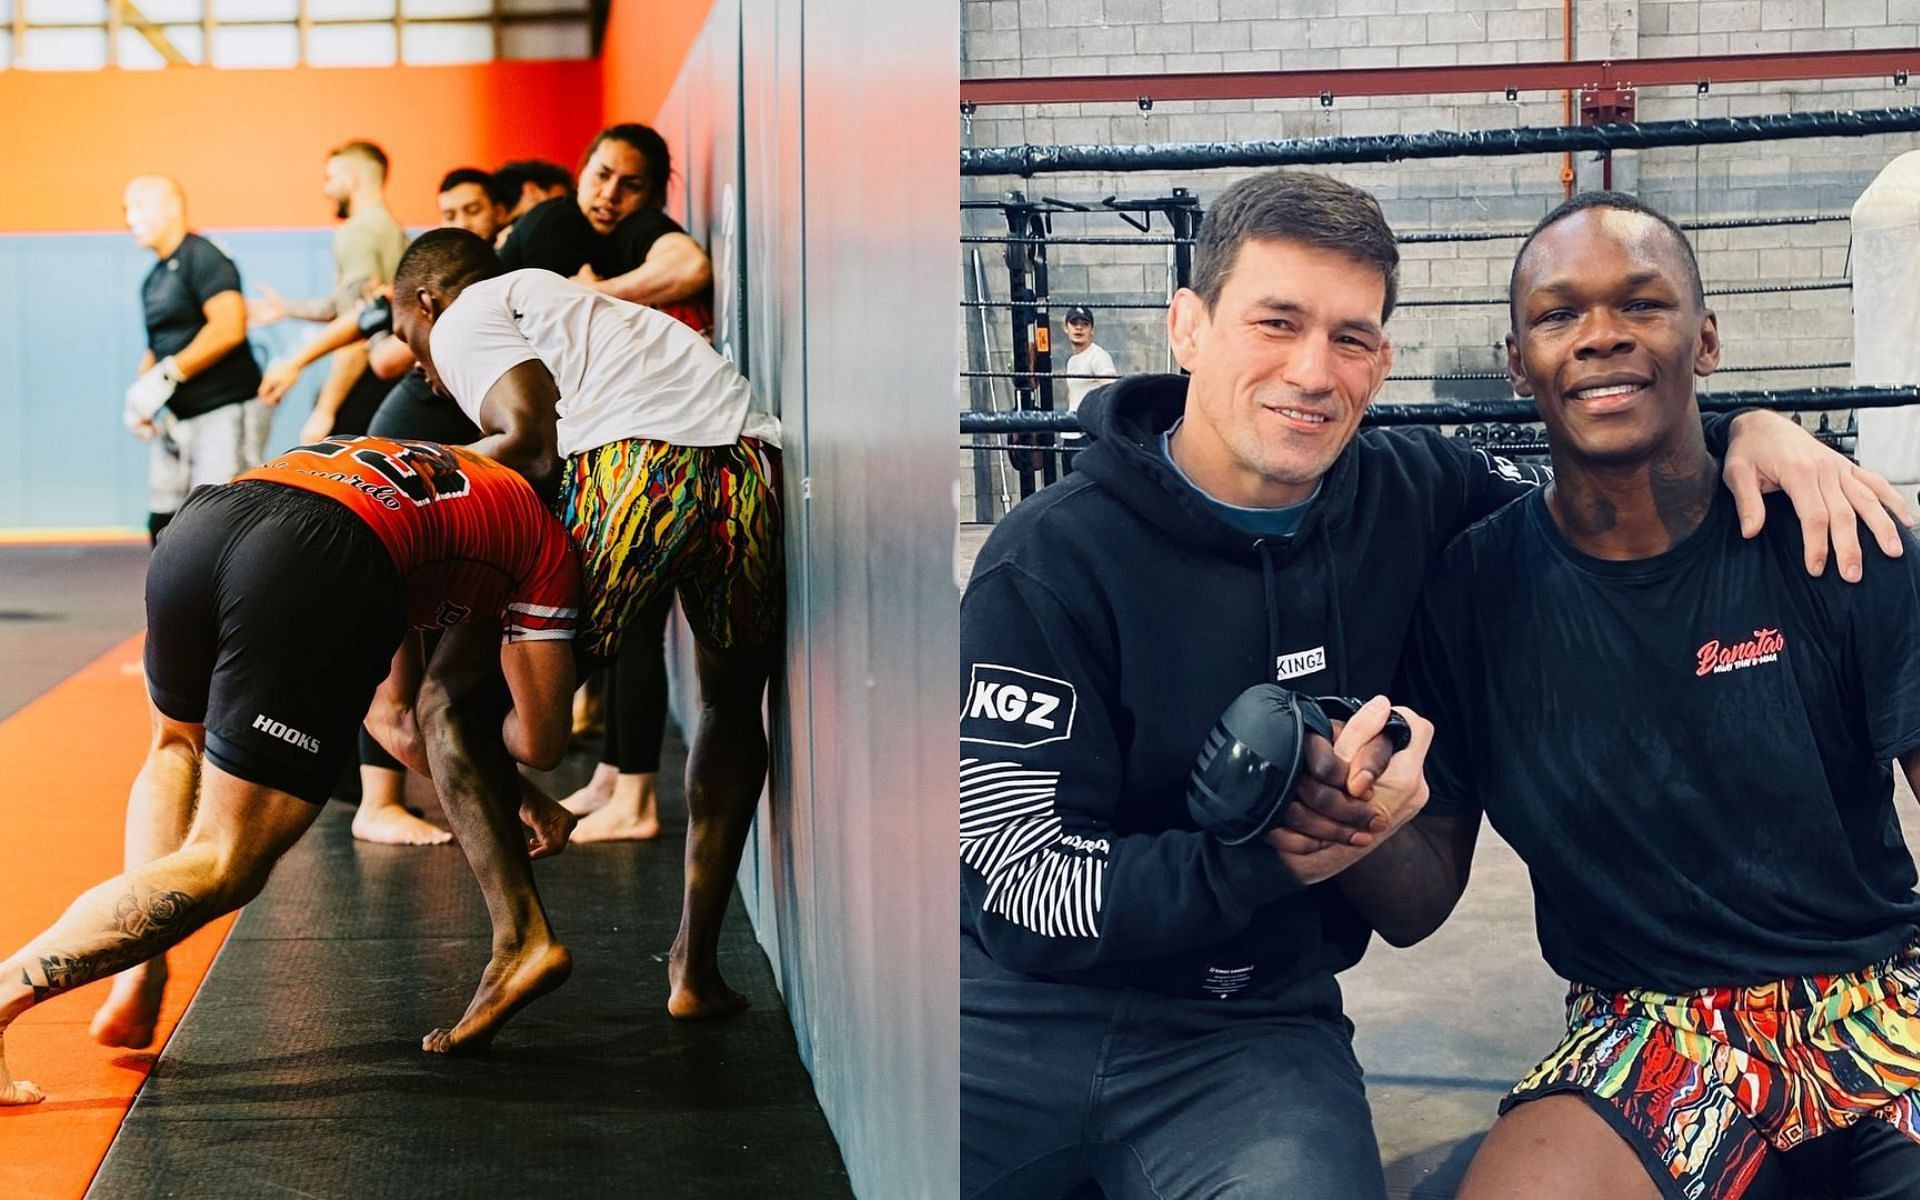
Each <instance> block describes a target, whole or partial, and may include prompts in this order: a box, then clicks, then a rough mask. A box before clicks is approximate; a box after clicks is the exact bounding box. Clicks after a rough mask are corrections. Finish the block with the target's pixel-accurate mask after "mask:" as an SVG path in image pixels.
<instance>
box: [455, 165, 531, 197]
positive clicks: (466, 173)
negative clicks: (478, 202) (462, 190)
mask: <svg viewBox="0 0 1920 1200" xmlns="http://www.w3.org/2000/svg"><path fill="white" fill-rule="evenodd" d="M463 183H477V184H479V185H480V190H481V191H483V192H485V193H486V194H487V199H489V200H492V201H493V202H494V203H496V204H497V203H499V201H500V196H499V194H498V193H497V192H496V191H495V190H494V183H493V176H491V175H489V174H487V173H486V172H485V171H482V170H481V169H480V168H479V167H455V168H454V169H453V170H451V171H448V172H447V173H446V174H445V175H442V176H441V177H440V194H441V195H443V196H444V195H446V194H447V193H448V192H450V191H452V190H453V189H455V188H457V187H459V186H460V185H461V184H463ZM515 199H518V197H515Z"/></svg>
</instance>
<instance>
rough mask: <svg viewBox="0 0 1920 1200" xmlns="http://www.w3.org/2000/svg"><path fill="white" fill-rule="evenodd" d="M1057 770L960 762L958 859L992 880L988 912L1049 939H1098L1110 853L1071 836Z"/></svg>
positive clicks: (966, 760)
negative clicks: (1059, 803)
mask: <svg viewBox="0 0 1920 1200" xmlns="http://www.w3.org/2000/svg"><path fill="white" fill-rule="evenodd" d="M1059 782H1060V772H1058V771H1046V770H1037V769H1035V768H1032V767H1027V766H1023V765H1021V764H1020V763H1012V762H983V761H981V760H980V759H977V758H964V759H961V760H960V861H961V862H963V863H966V864H967V865H968V866H970V867H972V868H973V869H974V870H976V871H978V872H980V874H982V875H983V876H985V877H986V880H987V896H986V910H987V911H988V912H991V913H998V914H999V915H1000V916H1002V917H1005V918H1006V919H1007V920H1009V921H1011V922H1013V923H1014V924H1015V925H1018V926H1020V927H1021V928H1022V929H1028V930H1032V931H1033V932H1035V933H1039V934H1043V935H1045V936H1047V937H1086V938H1091V937H1099V936H1100V930H1099V916H1100V896H1101V885H1102V884H1103V883H1104V881H1105V879H1106V874H1107V860H1106V847H1105V844H1104V843H1100V842H1094V843H1090V844H1088V845H1085V846H1083V845H1081V844H1079V843H1081V842H1082V841H1083V839H1080V838H1072V839H1068V838H1066V837H1065V836H1064V835H1063V833H1062V831H1061V828H1060V818H1059V816H1058V815H1057V814H1056V813H1055V811H1054V806H1053V801H1054V794H1055V792H1056V791H1057V787H1058V784H1059Z"/></svg>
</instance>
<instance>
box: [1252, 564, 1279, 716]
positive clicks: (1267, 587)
mask: <svg viewBox="0 0 1920 1200" xmlns="http://www.w3.org/2000/svg"><path fill="white" fill-rule="evenodd" d="M1253 548H1254V549H1255V550H1258V551H1259V552H1260V585H1261V592H1262V594H1263V595H1264V596H1265V597H1266V603H1267V661H1266V665H1265V666H1264V667H1263V668H1262V670H1261V672H1260V678H1259V680H1258V681H1257V682H1260V683H1272V682H1273V680H1272V678H1270V676H1271V675H1272V673H1273V672H1274V671H1275V670H1276V669H1277V668H1276V664H1278V663H1279V661H1280V601H1279V598H1278V597H1276V596H1275V595H1274V594H1273V547H1272V545H1271V544H1270V543H1269V542H1268V541H1267V539H1266V538H1258V539H1256V540H1255V541H1254V543H1253Z"/></svg>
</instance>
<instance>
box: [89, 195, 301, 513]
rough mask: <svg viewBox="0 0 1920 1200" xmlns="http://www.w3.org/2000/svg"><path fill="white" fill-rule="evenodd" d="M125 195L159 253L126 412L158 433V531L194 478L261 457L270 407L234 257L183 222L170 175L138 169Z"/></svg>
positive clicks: (216, 476)
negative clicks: (262, 398)
mask: <svg viewBox="0 0 1920 1200" xmlns="http://www.w3.org/2000/svg"><path fill="white" fill-rule="evenodd" d="M125 201H126V210H127V226H128V228H130V229H131V230H132V231H133V236H134V240H135V241H137V242H139V243H140V244H141V245H142V246H144V247H146V248H147V249H148V250H151V251H153V254H154V258H155V259H156V260H158V261H156V262H155V263H154V266H153V270H151V271H149V272H148V273H147V278H146V281H145V282H144V283H142V284H141V288H140V295H141V301H142V308H143V310H144V312H145V315H146V326H147V352H146V354H145V355H144V356H143V357H142V358H141V361H140V378H139V379H137V380H135V381H134V384H133V386H132V387H130V388H128V389H127V396H126V408H125V411H124V414H123V415H124V418H125V420H126V423H127V428H128V429H130V430H132V431H133V433H134V435H135V436H136V437H139V438H140V439H141V440H143V441H148V442H151V443H152V447H153V449H152V457H151V466H150V469H151V476H150V481H149V499H148V503H147V509H148V516H147V531H148V535H149V536H150V537H158V536H159V533H160V530H161V529H162V528H163V527H165V525H166V523H167V522H168V521H169V520H170V519H172V517H173V514H174V512H175V511H176V510H177V509H178V508H179V507H180V505H181V503H182V502H184V501H185V500H186V498H187V492H188V491H190V490H191V489H192V488H194V487H196V486H197V485H199V484H203V483H225V482H227V481H228V480H230V479H232V478H233V477H234V476H235V475H238V474H239V473H240V472H242V471H245V470H248V469H250V468H253V467H257V466H259V465H260V454H261V450H262V448H263V446H264V443H265V441H266V430H265V426H266V423H267V422H268V421H269V420H270V417H269V414H268V412H267V409H266V407H265V406H264V405H259V404H256V403H251V402H252V401H253V397H254V393H255V392H256V391H257V390H258V389H259V387H260V367H259V364H258V363H256V362H254V359H253V351H252V350H251V348H249V346H248V345H247V305H246V300H245V298H244V297H243V296H242V294H241V291H240V272H239V271H238V270H237V269H236V268H235V267H234V265H233V260H232V259H230V258H228V257H227V256H226V255H225V254H222V253H221V252H220V251H219V249H218V248H216V247H215V246H214V244H213V243H212V242H209V241H208V240H207V239H205V238H203V237H201V236H200V235H199V234H196V233H188V232H187V205H186V197H185V196H184V195H183V194H182V193H181V191H180V185H179V184H178V183H176V182H174V181H173V180H172V179H169V178H168V177H166V176H164V175H142V176H140V177H139V178H137V179H134V180H133V181H132V182H130V183H128V184H127V191H126V197H125Z"/></svg>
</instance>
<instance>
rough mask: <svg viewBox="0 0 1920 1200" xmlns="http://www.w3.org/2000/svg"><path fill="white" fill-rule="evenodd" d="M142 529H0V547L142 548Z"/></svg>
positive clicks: (145, 538)
mask: <svg viewBox="0 0 1920 1200" xmlns="http://www.w3.org/2000/svg"><path fill="white" fill-rule="evenodd" d="M146 541H147V532H146V530H144V529H114V528H109V529H0V546H142V545H145V544H146Z"/></svg>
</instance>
